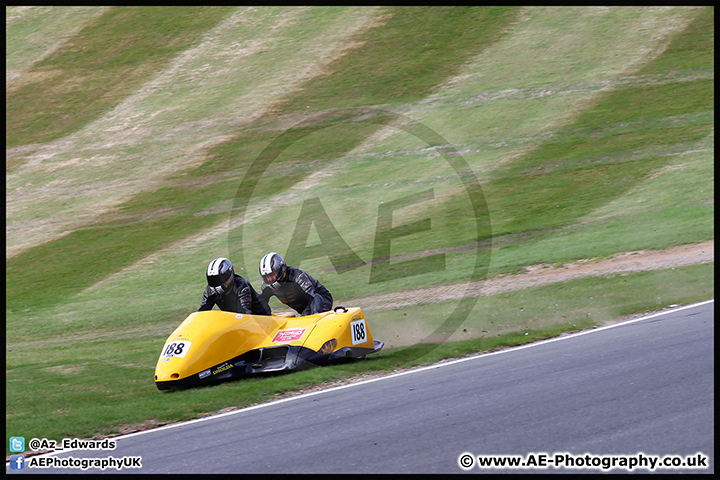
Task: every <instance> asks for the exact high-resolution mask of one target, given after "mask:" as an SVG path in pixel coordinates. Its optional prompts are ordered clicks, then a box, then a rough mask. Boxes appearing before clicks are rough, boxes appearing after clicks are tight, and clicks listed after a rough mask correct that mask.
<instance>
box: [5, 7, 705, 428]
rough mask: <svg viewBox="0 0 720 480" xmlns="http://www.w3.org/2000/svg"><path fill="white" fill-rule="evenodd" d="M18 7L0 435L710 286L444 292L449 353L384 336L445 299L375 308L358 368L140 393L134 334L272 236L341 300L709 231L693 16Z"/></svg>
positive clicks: (220, 395)
mask: <svg viewBox="0 0 720 480" xmlns="http://www.w3.org/2000/svg"><path fill="white" fill-rule="evenodd" d="M13 12H16V11H15V10H8V13H7V14H11V13H13ZM34 12H35V13H33V10H30V12H29V13H26V15H29V16H28V17H24V18H25V19H26V21H25V22H20V23H8V32H7V37H6V39H7V41H8V47H7V50H8V54H9V56H8V68H11V67H12V68H14V69H17V70H18V71H20V73H19V74H18V76H17V77H16V78H14V79H12V81H10V82H9V85H8V91H7V104H8V107H7V110H6V119H7V123H8V128H7V129H6V142H7V145H8V147H9V149H8V151H7V154H6V159H7V160H6V170H7V175H6V177H7V180H8V189H7V190H6V192H7V193H6V196H7V206H8V222H7V225H8V234H7V239H8V244H9V245H11V244H12V245H13V246H24V248H23V249H21V250H19V251H18V252H17V253H13V254H12V255H9V257H8V258H7V259H6V319H7V320H6V337H7V339H6V363H7V367H6V393H7V400H6V410H7V416H6V427H7V430H8V432H10V434H12V435H16V434H18V435H24V436H26V437H29V438H31V437H33V436H37V437H38V438H42V437H46V438H60V437H62V436H71V435H72V436H74V435H93V434H96V433H103V434H108V433H116V432H119V431H121V430H122V429H123V428H124V426H126V425H140V424H143V423H144V422H146V421H147V422H149V423H153V424H160V423H165V422H171V421H177V420H181V419H184V418H193V417H196V416H199V415H203V414H206V413H210V412H213V411H217V410H220V409H223V408H227V407H231V406H234V407H240V406H243V405H248V404H252V403H255V402H259V401H265V400H267V399H270V398H276V397H277V396H280V395H283V394H284V392H288V391H291V390H293V389H297V388H303V387H305V386H308V385H311V384H313V383H316V382H327V381H331V380H334V379H338V378H343V377H346V376H353V375H359V374H362V373H364V372H365V371H366V370H371V371H378V372H387V371H392V370H393V369H395V368H405V367H409V366H412V365H415V364H426V363H430V362H433V361H436V360H438V359H441V358H449V357H453V356H457V355H465V354H470V353H473V352H477V351H485V350H491V349H494V348H499V347H500V346H501V345H509V344H517V343H522V342H524V341H527V340H532V339H535V338H545V337H546V336H552V335H557V334H559V333H560V332H562V331H565V330H567V329H576V328H587V327H590V326H593V325H598V324H600V323H602V322H605V321H610V320H613V319H617V318H620V317H623V316H626V315H631V314H634V313H638V312H643V311H650V310H654V309H659V308H662V307H665V306H667V305H669V304H681V303H691V302H695V301H699V300H703V299H707V298H711V297H712V296H713V264H707V265H698V266H691V267H683V268H677V269H675V270H667V271H653V272H642V273H633V274H628V275H624V276H617V277H612V278H590V279H584V280H577V281H573V282H570V283H567V284H557V285H549V286H545V287H538V288H533V289H528V290H524V291H519V292H513V293H504V294H500V295H496V296H492V297H478V298H477V299H476V300H475V299H471V300H472V301H469V302H466V303H465V304H464V307H467V308H471V310H469V312H468V315H467V317H466V318H464V321H463V324H462V325H460V326H458V325H453V327H457V329H456V330H453V331H451V332H443V335H445V334H447V335H451V337H450V338H451V339H452V340H453V341H452V342H445V343H442V344H439V345H436V344H429V345H415V346H411V347H407V345H409V344H412V343H416V342H417V341H420V340H421V339H423V338H426V337H427V335H429V334H431V333H433V332H435V331H436V330H437V329H438V328H439V326H440V325H441V324H442V323H443V321H444V320H445V319H446V318H448V315H449V314H450V312H452V311H454V309H455V308H456V307H458V305H459V301H457V300H456V301H448V302H439V303H432V302H430V303H428V304H426V305H421V306H415V307H412V308H406V309H386V310H382V309H381V310H378V311H373V312H372V313H371V314H368V318H369V319H370V320H369V321H370V324H371V327H372V328H373V332H374V334H375V335H376V336H377V337H378V338H380V339H382V340H385V341H386V342H387V343H388V345H395V344H397V345H403V347H399V348H395V349H391V348H389V349H388V350H387V351H385V352H382V353H381V354H380V355H377V356H376V357H375V358H369V359H368V360H367V361H366V362H359V363H357V364H352V365H343V366H337V367H332V368H322V369H315V370H311V371H308V372H300V373H297V374H292V375H283V376H275V377H269V378H259V379H249V380H247V381H242V382H234V383H232V384H228V385H220V386H217V387H212V388H206V389H197V390H191V391H185V392H176V393H171V394H163V393H160V392H158V391H157V390H156V388H155V386H154V385H153V382H152V381H151V380H152V369H153V366H154V364H155V361H156V358H157V355H158V349H159V348H160V347H161V345H162V343H163V342H164V340H165V338H166V336H167V335H168V334H169V333H170V332H171V331H172V330H173V329H174V328H175V326H177V324H178V323H179V322H180V321H181V320H182V318H183V317H184V316H186V315H187V313H188V312H191V311H193V310H195V309H196V308H197V305H198V304H199V300H200V295H201V293H202V288H203V286H204V275H203V271H204V268H205V266H206V265H207V262H209V261H210V260H211V259H212V258H214V257H217V256H230V258H231V259H232V260H233V262H235V263H236V266H237V268H238V271H239V272H241V274H243V275H244V276H246V278H248V279H250V280H251V281H252V282H253V283H254V284H255V285H256V286H259V283H258V279H259V276H258V274H257V263H256V262H257V260H258V259H259V258H260V256H261V255H262V254H264V253H267V252H268V251H273V250H274V251H279V252H283V253H288V252H289V254H290V256H289V257H288V261H289V262H290V263H291V264H294V265H298V266H301V267H302V268H307V269H308V270H309V271H310V272H311V273H312V274H313V275H314V276H316V277H317V278H319V279H321V281H322V282H323V283H324V284H325V285H326V286H328V288H329V289H330V290H331V291H332V292H333V295H334V296H335V298H336V303H338V304H344V305H346V306H348V305H349V304H348V302H350V303H352V302H353V300H354V299H357V298H363V297H366V296H373V295H378V294H384V293H388V292H395V293H398V294H400V295H402V292H403V291H411V290H415V289H417V288H423V287H432V286H437V285H455V284H460V283H463V282H466V281H468V280H469V279H471V278H474V277H473V275H477V272H478V263H477V262H479V265H480V266H481V268H480V271H481V272H482V273H483V275H484V274H485V272H488V273H489V275H491V276H495V275H499V274H506V273H516V272H518V271H521V270H522V268H523V267H525V266H528V265H534V264H541V263H550V264H562V263H565V262H570V261H573V260H577V259H582V258H602V257H608V256H612V255H614V254H618V253H622V252H627V251H634V250H641V249H645V250H660V249H663V248H667V247H671V246H676V245H683V244H691V243H699V242H703V241H707V240H711V239H713V238H714V222H713V218H714V184H713V177H714V158H713V152H714V133H713V132H714V89H713V87H714V78H713V76H714V73H713V72H714V70H713V69H714V67H713V62H714V24H713V19H714V10H713V9H712V8H679V7H678V8H668V9H643V8H627V9H609V10H608V11H607V12H605V13H600V12H599V11H598V10H588V9H583V8H567V9H552V8H550V9H545V8H531V9H520V8H515V7H510V8H505V7H497V8H495V7H493V8H488V7H473V8H464V7H462V8H461V7H448V8H444V7H443V8H440V7H421V8H407V7H382V8H363V7H348V8H346V7H327V8H325V7H323V8H319V7H311V8H284V7H267V8H259V9H250V8H244V7H213V8H198V7H172V8H170V9H167V8H163V7H111V8H109V9H108V10H107V11H102V12H99V11H98V12H88V11H85V12H84V13H82V15H80V14H79V15H80V16H78V17H76V18H75V20H74V23H70V22H69V20H68V19H67V18H64V17H58V18H57V19H56V21H54V22H51V18H50V16H48V15H47V14H44V13H43V14H40V13H39V12H37V10H35V11H34ZM31 19H34V21H35V22H36V25H35V28H32V26H31V25H29V23H30V22H31ZM229 20H231V21H230V22H229V23H228V21H229ZM81 24H82V25H84V26H83V27H82V28H80V27H79V26H80V25H81ZM137 25H140V26H141V28H138V27H137ZM648 25H650V27H649V26H648ZM669 25H675V26H676V27H675V28H674V29H671V28H670V27H668V26H669ZM37 30H41V31H43V32H45V33H44V34H45V35H46V36H47V37H52V36H53V35H55V38H57V40H58V46H57V47H56V48H55V49H54V50H52V51H51V53H50V54H48V55H45V54H44V53H41V49H40V48H38V49H36V50H35V49H28V48H25V46H26V45H27V41H31V40H32V41H36V42H39V41H40V39H42V42H44V43H43V44H44V45H48V46H49V45H50V44H51V43H52V42H51V41H50V39H49V38H45V37H43V36H40V35H38V36H35V34H32V35H31V32H33V31H37ZM538 31H545V32H548V33H547V35H548V38H554V39H555V41H553V42H544V41H542V38H545V37H540V36H538V35H537V32H538ZM52 32H56V33H54V34H53V33H52ZM64 32H73V33H71V34H69V36H67V35H68V34H67V33H64ZM128 32H130V33H128ZM350 32H352V33H350ZM117 39H122V40H121V41H118V40H117ZM60 40H62V41H60ZM203 42H207V43H209V44H212V45H215V46H214V47H212V48H211V47H208V48H205V49H203V50H202V51H203V52H204V53H203V56H202V57H201V58H197V59H185V58H184V57H182V55H183V54H184V53H186V52H188V51H191V49H193V48H196V47H198V45H200V44H203V45H204V43H203ZM213 42H214V43H213ZM43 51H44V52H45V51H47V47H46V48H45V50H43ZM17 52H24V53H17ZM22 56H25V57H28V58H25V59H23V58H20V57H22ZM180 58H183V61H182V62H180V61H179V59H180ZM629 58H636V59H638V62H637V63H632V62H630V63H628V61H627V59H629ZM512 59H515V60H512ZM640 60H642V61H640ZM183 62H184V63H183ZM19 65H22V68H20V67H16V66H19ZM171 65H173V66H172V67H171ZM310 66H312V67H313V68H315V69H316V70H317V71H311V69H310ZM304 69H309V70H307V71H306V70H304ZM198 72H201V73H198ZM298 72H299V73H298ZM293 75H294V76H293ZM603 82H606V83H607V85H611V86H610V87H608V86H607V85H606V83H603ZM543 92H550V93H548V94H545V93H543ZM248 105H253V107H252V108H251V107H249V106H248ZM119 106H122V109H121V110H119V111H114V110H113V109H116V108H118V107H119ZM109 112H114V114H113V115H108V114H109ZM409 120H412V121H413V122H417V123H416V124H415V128H413V127H412V124H410V126H407V125H406V126H405V127H402V126H400V123H401V122H403V121H409ZM420 126H422V127H423V128H424V130H423V129H422V128H420ZM445 141H448V142H450V144H449V145H444V142H445ZM68 145H69V146H68ZM263 155H264V156H263ZM460 157H462V158H460ZM98 158H99V159H100V160H103V159H105V160H104V162H105V163H103V162H102V161H99V160H98ZM460 159H461V160H462V162H460ZM459 166H460V167H461V168H459ZM465 166H466V167H465ZM465 168H467V170H468V171H471V172H472V173H473V174H474V176H475V177H476V178H477V180H478V182H479V185H480V186H481V189H482V191H479V190H471V191H468V189H467V188H466V186H467V185H466V184H463V181H462V175H464V174H466V173H467V171H463V169H465ZM157 171H162V173H158V174H156V172H157ZM145 176H146V177H147V178H146V180H147V182H146V183H145V184H143V182H142V180H143V178H144V177H145ZM75 182H77V184H76V183H75ZM124 183H127V185H128V187H124V186H123V184H124ZM138 185H139V186H138ZM124 188H126V189H124ZM429 192H431V193H429ZM106 195H107V196H108V199H107V200H108V203H107V204H105V203H104V200H105V196H106ZM403 198H404V199H406V200H405V201H404V202H401V203H393V202H397V201H398V199H403ZM484 202H486V205H487V206H486V207H485V203H484ZM388 205H390V206H392V205H394V206H395V207H394V208H395V209H394V210H393V211H392V216H391V217H387V218H391V220H390V221H388V220H387V218H386V221H385V222H384V223H383V222H380V223H378V215H379V214H381V212H383V211H385V212H388V211H389V210H388ZM401 205H402V206H401ZM478 205H480V206H481V207H482V208H479V209H478ZM303 208H305V211H304V213H305V214H306V215H307V217H308V218H304V219H303V220H302V221H298V219H299V216H300V213H301V211H302V209H303ZM241 209H244V213H245V219H246V220H247V221H246V223H245V224H244V225H243V226H242V230H239V229H238V228H237V226H236V225H235V224H233V221H237V218H236V217H235V216H237V214H238V213H239V212H240V211H241ZM383 209H385V210H383ZM478 218H480V219H482V220H483V221H482V222H481V223H482V225H481V227H480V230H478V228H477V226H476V224H475V223H476V220H477V219H478ZM56 222H57V223H56ZM36 225H37V231H39V232H40V233H45V232H44V231H45V230H49V231H50V232H51V233H52V234H50V235H48V237H47V238H44V237H43V239H42V240H40V241H38V240H37V239H36V237H35V236H34V235H36V234H35V233H33V232H35V231H36V230H29V231H28V232H26V233H23V231H24V230H23V229H32V228H35V226H36ZM58 225H59V226H58ZM391 228H397V230H394V232H395V235H392V234H389V233H388V232H392V230H390V229H391ZM402 228H405V229H406V230H404V233H407V235H400V234H401V233H403V230H402ZM383 235H385V237H383ZM388 235H389V236H388ZM293 239H295V240H296V241H298V242H303V241H304V243H303V244H302V245H297V243H296V244H294V245H291V240H293ZM383 239H385V240H386V241H387V240H390V249H389V251H388V250H387V248H385V249H383V248H379V247H378V248H376V246H377V245H380V247H382V240H383ZM378 240H380V242H379V243H378ZM478 241H480V249H479V250H477V247H478V244H477V242H478ZM385 247H387V242H386V244H385ZM388 255H389V257H390V263H389V265H390V270H389V271H388V272H385V275H382V276H376V277H375V280H382V281H373V276H372V267H373V265H372V264H373V262H376V261H378V259H379V258H378V256H380V257H383V256H384V257H387V256H388ZM423 256H424V257H423ZM418 258H421V260H418ZM422 258H425V259H427V258H434V259H435V261H434V262H433V261H427V260H422ZM439 259H442V262H439ZM391 278H392V279H391ZM359 306H361V307H362V305H359ZM460 306H461V307H462V306H463V305H460ZM588 314H589V315H588ZM401 331H403V332H408V331H414V332H415V334H416V335H415V337H410V336H408V334H407V333H405V334H404V335H405V336H404V337H403V335H400V333H399V332H401ZM525 333H528V335H525ZM158 412H162V413H158Z"/></svg>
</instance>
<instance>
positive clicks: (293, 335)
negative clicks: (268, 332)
mask: <svg viewBox="0 0 720 480" xmlns="http://www.w3.org/2000/svg"><path fill="white" fill-rule="evenodd" d="M305 330H307V329H306V328H290V329H288V330H280V331H279V332H277V333H276V334H275V336H274V337H273V339H272V343H275V342H294V341H295V340H300V338H302V336H303V334H304V333H305Z"/></svg>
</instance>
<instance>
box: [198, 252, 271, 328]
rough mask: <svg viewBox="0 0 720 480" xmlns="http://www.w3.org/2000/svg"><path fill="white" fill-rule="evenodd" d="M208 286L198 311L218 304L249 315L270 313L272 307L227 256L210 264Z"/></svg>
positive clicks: (221, 307)
mask: <svg viewBox="0 0 720 480" xmlns="http://www.w3.org/2000/svg"><path fill="white" fill-rule="evenodd" d="M206 277H207V280H208V286H207V287H205V291H204V292H203V296H202V301H201V302H200V308H198V312H201V311H204V310H212V308H213V306H214V305H217V306H218V308H219V309H220V310H223V311H226V312H236V313H244V314H248V315H270V307H269V306H268V304H267V302H266V301H265V300H263V299H262V298H260V296H259V295H258V294H257V292H256V291H255V289H254V288H253V287H252V285H250V282H248V281H247V280H245V279H244V278H243V277H241V276H240V275H237V274H235V270H234V268H233V266H232V263H231V262H230V260H228V259H227V258H222V257H221V258H216V259H215V260H213V261H212V262H210V265H208V269H207V273H206Z"/></svg>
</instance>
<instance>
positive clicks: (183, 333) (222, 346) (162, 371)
mask: <svg viewBox="0 0 720 480" xmlns="http://www.w3.org/2000/svg"><path fill="white" fill-rule="evenodd" d="M280 346H300V347H304V348H307V349H310V350H312V351H313V352H318V353H320V354H324V355H327V354H331V353H333V352H335V351H337V350H339V349H341V348H345V347H352V348H354V349H358V350H360V349H369V350H373V349H374V348H375V345H374V342H373V338H372V335H371V333H370V328H369V326H368V324H367V321H366V320H365V316H364V315H363V313H362V310H361V309H360V308H350V309H342V308H338V309H336V311H329V312H323V313H318V314H315V315H308V316H305V317H284V316H276V315H270V316H264V315H245V314H239V313H233V312H224V311H220V310H209V311H204V312H194V313H192V314H190V315H189V316H188V317H187V318H186V319H185V321H184V322H183V323H182V324H180V326H178V327H177V328H176V329H175V331H174V332H173V333H172V334H170V336H169V337H168V339H167V341H166V342H165V345H164V346H163V349H162V351H161V353H160V358H158V361H157V365H156V367H155V381H156V382H165V381H170V382H172V381H176V380H182V379H184V378H187V377H189V376H191V375H195V374H198V372H201V371H204V370H206V369H210V368H214V367H217V369H216V370H215V371H213V372H212V374H213V375H214V374H215V373H219V372H220V369H222V368H227V369H230V368H232V366H233V365H232V364H231V363H228V362H229V361H230V360H233V359H235V358H237V357H239V356H241V355H243V354H245V353H248V352H251V351H257V350H258V349H268V348H272V347H280ZM223 362H225V363H226V364H227V365H223Z"/></svg>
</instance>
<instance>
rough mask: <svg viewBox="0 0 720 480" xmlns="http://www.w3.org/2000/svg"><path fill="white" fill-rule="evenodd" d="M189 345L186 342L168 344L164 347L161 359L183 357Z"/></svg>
mask: <svg viewBox="0 0 720 480" xmlns="http://www.w3.org/2000/svg"><path fill="white" fill-rule="evenodd" d="M190 345H192V343H190V342H188V341H187V340H183V341H176V342H172V343H168V344H166V345H165V349H164V350H163V355H162V356H163V358H169V357H184V356H185V354H186V353H187V351H188V349H189V348H190Z"/></svg>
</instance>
